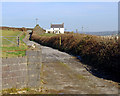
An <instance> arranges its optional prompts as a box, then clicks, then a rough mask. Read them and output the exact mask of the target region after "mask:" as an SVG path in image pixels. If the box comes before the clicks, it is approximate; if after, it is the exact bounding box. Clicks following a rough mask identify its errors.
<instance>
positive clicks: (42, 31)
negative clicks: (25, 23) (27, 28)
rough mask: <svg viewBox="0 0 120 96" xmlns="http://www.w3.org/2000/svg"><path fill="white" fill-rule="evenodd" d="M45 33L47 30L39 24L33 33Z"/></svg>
mask: <svg viewBox="0 0 120 96" xmlns="http://www.w3.org/2000/svg"><path fill="white" fill-rule="evenodd" d="M44 33H45V30H44V29H43V28H41V27H40V26H39V25H38V24H37V25H36V26H35V27H34V29H33V34H37V35H41V34H44Z"/></svg>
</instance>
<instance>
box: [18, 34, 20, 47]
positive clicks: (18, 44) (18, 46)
mask: <svg viewBox="0 0 120 96" xmlns="http://www.w3.org/2000/svg"><path fill="white" fill-rule="evenodd" d="M19 42H20V40H19V36H18V47H19Z"/></svg>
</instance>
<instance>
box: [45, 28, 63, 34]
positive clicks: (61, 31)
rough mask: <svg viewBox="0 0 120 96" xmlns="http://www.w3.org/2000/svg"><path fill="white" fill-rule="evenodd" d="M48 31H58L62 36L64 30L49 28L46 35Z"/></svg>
mask: <svg viewBox="0 0 120 96" xmlns="http://www.w3.org/2000/svg"><path fill="white" fill-rule="evenodd" d="M48 31H51V32H53V31H60V33H61V34H64V28H51V29H47V30H46V33H48Z"/></svg>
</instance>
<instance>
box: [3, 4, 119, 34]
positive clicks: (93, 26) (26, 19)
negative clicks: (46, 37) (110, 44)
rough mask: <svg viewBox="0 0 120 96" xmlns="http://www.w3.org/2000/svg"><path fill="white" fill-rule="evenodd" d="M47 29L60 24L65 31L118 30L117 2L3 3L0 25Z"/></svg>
mask: <svg viewBox="0 0 120 96" xmlns="http://www.w3.org/2000/svg"><path fill="white" fill-rule="evenodd" d="M36 18H38V19H39V20H38V24H39V25H40V26H41V27H42V28H44V29H49V28H50V24H51V23H63V22H64V24H65V28H66V30H70V31H75V30H76V29H78V31H81V30H82V26H83V30H84V31H89V32H93V31H113V30H117V29H118V3H117V2H101V3H100V2H75V3H73V2H63V3H59V2H56V3H55V2H19V3H18V2H16V3H15V2H3V3H2V23H3V24H2V25H3V26H12V27H34V26H35V25H36V21H35V19H36Z"/></svg>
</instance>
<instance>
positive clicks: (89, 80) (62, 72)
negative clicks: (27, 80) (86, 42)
mask: <svg viewBox="0 0 120 96" xmlns="http://www.w3.org/2000/svg"><path fill="white" fill-rule="evenodd" d="M40 46H41V45H40ZM41 49H42V64H43V81H44V84H43V86H44V87H46V88H48V89H49V90H55V91H57V92H59V93H64V94H118V87H117V83H116V82H113V81H110V80H105V79H102V78H98V77H95V76H93V75H92V74H91V73H89V72H88V71H87V70H86V66H85V65H83V64H82V63H81V62H80V61H79V60H77V59H76V57H74V56H71V55H69V54H67V53H64V52H60V51H58V50H56V49H52V48H50V47H46V46H41ZM53 92H54V91H53Z"/></svg>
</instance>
